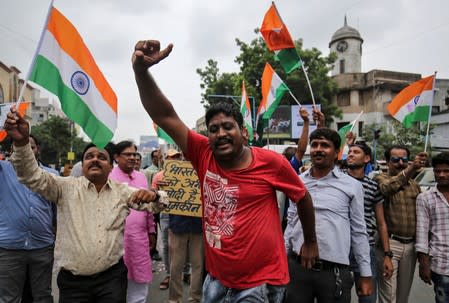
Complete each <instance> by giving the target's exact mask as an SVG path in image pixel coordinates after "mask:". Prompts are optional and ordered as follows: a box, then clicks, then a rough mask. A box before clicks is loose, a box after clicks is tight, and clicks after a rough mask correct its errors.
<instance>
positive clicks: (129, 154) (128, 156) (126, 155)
mask: <svg viewBox="0 0 449 303" xmlns="http://www.w3.org/2000/svg"><path fill="white" fill-rule="evenodd" d="M120 156H123V157H126V158H131V157H134V158H136V157H137V153H120Z"/></svg>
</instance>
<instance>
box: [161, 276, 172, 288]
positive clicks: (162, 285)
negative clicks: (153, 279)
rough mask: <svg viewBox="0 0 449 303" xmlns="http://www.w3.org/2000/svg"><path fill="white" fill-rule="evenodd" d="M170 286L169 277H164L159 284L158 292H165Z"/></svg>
mask: <svg viewBox="0 0 449 303" xmlns="http://www.w3.org/2000/svg"><path fill="white" fill-rule="evenodd" d="M169 284H170V277H168V276H167V277H165V279H164V280H162V282H161V284H159V289H160V290H166V289H168V286H169Z"/></svg>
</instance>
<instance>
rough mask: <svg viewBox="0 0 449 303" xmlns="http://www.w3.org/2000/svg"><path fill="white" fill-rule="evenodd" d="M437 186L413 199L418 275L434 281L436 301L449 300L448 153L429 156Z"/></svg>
mask: <svg viewBox="0 0 449 303" xmlns="http://www.w3.org/2000/svg"><path fill="white" fill-rule="evenodd" d="M432 166H433V173H434V175H435V181H436V182H437V185H436V186H435V187H433V188H431V189H430V190H428V191H426V192H424V193H421V194H419V195H418V198H417V200H416V221H417V222H416V251H417V252H418V259H419V276H420V278H421V279H422V280H423V281H424V282H425V283H428V284H431V283H432V282H433V285H434V286H433V289H434V291H435V302H436V303H445V302H448V301H449V266H448V264H449V246H448V243H449V152H442V153H440V154H438V155H436V156H435V157H433V158H432Z"/></svg>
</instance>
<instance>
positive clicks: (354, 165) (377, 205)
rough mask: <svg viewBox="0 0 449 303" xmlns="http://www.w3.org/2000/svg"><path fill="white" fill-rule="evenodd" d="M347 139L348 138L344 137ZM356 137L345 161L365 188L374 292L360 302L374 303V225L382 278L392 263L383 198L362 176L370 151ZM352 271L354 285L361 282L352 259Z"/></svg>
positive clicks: (371, 183)
mask: <svg viewBox="0 0 449 303" xmlns="http://www.w3.org/2000/svg"><path fill="white" fill-rule="evenodd" d="M347 137H348V136H347ZM354 140H355V138H354V137H353V135H352V133H350V140H348V141H347V142H348V143H349V144H350V145H349V152H348V157H347V158H346V164H347V173H348V174H349V175H350V176H351V177H353V178H354V179H356V180H358V181H359V182H360V183H362V185H363V189H364V210H365V223H366V231H367V233H368V238H369V244H370V257H371V258H370V262H371V272H372V280H371V281H372V284H373V293H372V294H371V295H370V296H365V297H360V298H359V302H371V303H375V302H376V300H377V283H376V277H377V274H376V273H377V268H376V265H377V261H376V248H375V243H376V223H377V230H378V232H379V238H380V244H381V247H382V248H383V251H384V252H385V256H384V259H383V262H382V263H379V272H382V273H383V275H384V277H385V279H389V278H390V277H391V274H392V272H393V263H392V262H391V251H390V245H389V242H388V233H387V225H386V223H385V218H384V210H383V204H382V203H383V197H382V194H381V193H380V191H379V185H378V184H377V182H376V181H374V180H373V179H371V178H369V177H368V176H366V175H365V166H366V165H367V163H369V162H370V161H371V148H369V146H368V145H366V144H365V143H357V142H356V144H352V142H354ZM351 268H352V269H353V272H354V280H355V284H356V285H357V283H358V281H359V279H360V272H359V270H358V268H357V262H355V259H354V258H351Z"/></svg>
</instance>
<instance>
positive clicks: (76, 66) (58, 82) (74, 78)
mask: <svg viewBox="0 0 449 303" xmlns="http://www.w3.org/2000/svg"><path fill="white" fill-rule="evenodd" d="M29 80H30V81H33V82H35V83H36V84H39V85H40V86H42V87H43V88H45V89H47V90H48V91H50V92H51V93H53V94H55V95H56V96H57V97H58V98H59V101H60V102H61V107H62V110H63V111H64V113H65V114H66V115H67V117H69V118H70V119H71V120H73V121H75V122H76V123H77V124H79V125H80V126H81V127H82V128H83V130H84V132H85V133H86V134H87V135H88V136H89V138H90V139H91V140H92V142H93V143H94V144H96V145H97V146H99V147H104V146H105V145H106V144H107V143H108V142H109V141H110V140H111V139H112V137H113V135H114V131H115V129H116V127H117V97H116V95H115V93H114V91H113V90H112V88H111V87H110V86H109V84H108V82H107V81H106V79H105V78H104V76H103V74H102V73H101V71H100V69H99V68H98V66H97V64H96V63H95V60H94V58H93V57H92V55H91V53H90V52H89V50H88V49H87V47H86V45H85V44H84V42H83V39H82V38H81V36H80V35H79V33H78V32H77V30H76V28H75V27H74V26H73V25H72V24H71V23H70V21H69V20H67V19H66V18H65V17H64V15H62V14H61V13H60V12H59V11H58V10H57V9H56V8H54V7H53V8H51V11H50V14H49V17H48V23H47V27H46V29H45V30H44V33H43V34H42V38H41V41H40V45H39V49H38V51H37V56H36V62H35V65H34V68H33V71H32V73H31V77H30V79H29Z"/></svg>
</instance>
